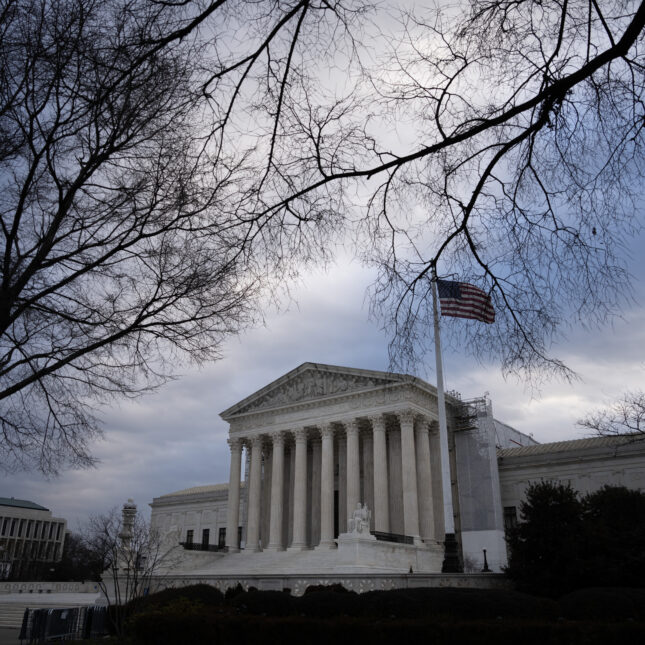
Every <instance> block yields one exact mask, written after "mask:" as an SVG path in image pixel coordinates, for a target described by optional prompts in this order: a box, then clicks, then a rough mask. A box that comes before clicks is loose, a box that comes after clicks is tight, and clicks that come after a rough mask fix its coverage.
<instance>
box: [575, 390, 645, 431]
mask: <svg viewBox="0 0 645 645" xmlns="http://www.w3.org/2000/svg"><path fill="white" fill-rule="evenodd" d="M578 425H579V426H581V427H582V428H586V429H587V430H592V431H593V432H594V433H596V434H599V435H604V436H611V435H617V434H634V435H643V434H645V392H642V391H635V392H627V393H626V394H625V395H624V396H623V398H622V399H620V400H619V401H617V402H616V403H614V404H613V405H611V406H610V407H608V408H606V409H604V410H598V411H597V412H592V413H590V414H589V415H587V416H586V417H585V418H584V419H580V421H578Z"/></svg>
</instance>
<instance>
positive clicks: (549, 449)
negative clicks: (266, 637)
mask: <svg viewBox="0 0 645 645" xmlns="http://www.w3.org/2000/svg"><path fill="white" fill-rule="evenodd" d="M446 404H447V417H448V459H446V460H445V461H442V459H441V450H440V446H439V433H438V428H437V425H438V424H437V419H438V414H437V412H438V411H437V392H436V389H435V388H434V387H433V386H432V385H430V384H428V383H426V382H425V381H422V380H421V379H418V378H415V377H413V376H409V375H405V374H394V373H389V372H377V371H371V370H361V369H353V368H346V367H337V366H332V365H320V364H314V363H304V364H303V365H300V366H299V367H297V368H296V369H294V370H293V371H291V372H289V373H288V374H286V375H284V376H282V377H281V378H279V379H277V380H276V381H273V382H272V383H270V384H269V385H267V386H266V387H263V388H262V389H261V390H258V391H257V392H255V393H254V394H251V395H250V396H248V397H247V398H245V399H244V400H242V401H240V402H239V403H236V404H235V405H233V406H232V407H230V408H228V409H227V410H225V411H224V412H222V414H221V416H222V418H223V419H224V420H226V421H227V422H228V423H229V425H230V429H229V438H228V443H229V447H230V460H231V461H230V480H229V483H228V485H226V484H218V485H212V486H203V487H196V488H191V489H185V490H182V491H177V492H175V493H170V494H167V495H163V496H161V497H157V498H155V499H154V501H153V503H152V504H151V506H152V522H153V524H154V525H155V526H156V527H157V528H159V529H161V530H162V532H165V533H167V534H168V536H169V544H170V542H172V544H171V545H170V546H173V548H174V557H173V558H172V566H168V567H167V571H165V572H163V574H164V575H165V576H167V577H171V578H172V580H173V582H172V584H183V583H186V584H188V583H190V582H191V581H193V582H194V581H202V582H209V583H211V584H215V585H218V586H220V587H221V588H222V589H224V588H226V587H227V586H230V585H233V584H236V583H237V582H241V583H242V584H244V585H247V586H248V585H253V586H258V587H259V588H276V589H281V588H286V587H288V588H291V589H292V590H293V591H295V592H296V593H302V592H303V591H304V589H305V588H306V586H307V585H308V584H321V583H328V582H330V581H339V582H341V583H342V584H344V585H345V586H347V587H348V588H353V589H356V590H357V591H361V590H366V589H373V588H386V587H388V586H389V587H393V586H401V585H411V584H423V585H432V584H468V582H465V581H464V580H465V579H460V580H459V581H457V582H455V579H453V578H442V577H441V571H442V566H443V561H444V544H443V542H444V518H445V517H446V508H448V509H449V512H450V513H452V518H453V521H454V526H455V534H456V539H457V544H458V550H459V560H460V564H461V566H462V567H463V569H464V571H466V572H477V573H479V572H481V571H482V569H484V570H491V571H493V572H500V571H502V569H503V567H504V565H505V564H506V543H505V540H504V531H505V527H508V526H509V525H512V524H514V523H515V522H516V521H517V519H518V509H519V506H520V503H521V500H522V498H523V496H524V491H525V490H526V487H527V486H528V485H529V484H530V483H532V482H535V481H541V480H556V481H562V482H565V483H570V484H571V485H572V486H573V487H574V488H575V489H577V490H579V491H581V492H589V491H591V490H596V489H597V488H599V487H600V486H602V485H603V484H622V485H625V486H628V487H630V488H639V489H645V442H644V441H635V440H634V438H633V437H624V436H623V437H620V436H619V437H596V438H588V439H578V440H572V441H563V442H557V443H552V444H538V443H537V442H536V441H534V440H533V438H532V437H530V436H528V435H525V434H523V433H521V432H518V431H517V430H515V429H514V428H511V427H510V426H508V425H506V424H504V423H501V422H500V421H498V420H496V419H495V418H494V417H493V413H492V406H491V403H490V401H488V400H487V399H485V398H481V399H475V400H470V401H462V400H461V399H460V398H459V396H458V395H456V394H455V393H453V394H452V395H447V396H446ZM442 469H447V477H442ZM443 480H446V481H450V482H451V490H450V492H449V495H448V496H447V497H446V496H444V494H443V491H442V481H443ZM445 499H448V502H449V504H448V505H447V506H446V505H445V504H444V500H445ZM179 544H180V545H181V546H177V545H179ZM177 552H179V554H178V553H177ZM486 565H487V567H486ZM410 573H413V574H415V576H413V577H410V576H409V574H410ZM480 575H481V574H480ZM167 577H166V582H163V583H160V584H168V582H167ZM415 581H416V582H415ZM473 584H483V583H482V582H481V580H480V581H479V582H475V583H473Z"/></svg>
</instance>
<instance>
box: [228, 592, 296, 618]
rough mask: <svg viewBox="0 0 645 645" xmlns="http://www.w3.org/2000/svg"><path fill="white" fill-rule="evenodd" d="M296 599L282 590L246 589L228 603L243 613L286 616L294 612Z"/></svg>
mask: <svg viewBox="0 0 645 645" xmlns="http://www.w3.org/2000/svg"><path fill="white" fill-rule="evenodd" d="M297 600H298V599H297V598H294V597H293V596H291V595H290V594H288V593H284V592H283V591H246V592H243V593H240V594H237V595H236V596H234V597H233V598H232V599H231V601H230V603H229V604H230V605H231V607H234V608H236V609H237V610H238V611H240V612H241V613H245V614H256V615H260V616H288V615H289V614H292V613H294V603H295V601H297Z"/></svg>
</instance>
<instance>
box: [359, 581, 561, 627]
mask: <svg viewBox="0 0 645 645" xmlns="http://www.w3.org/2000/svg"><path fill="white" fill-rule="evenodd" d="M356 604H357V606H358V607H359V608H360V612H359V613H360V615H363V616H372V617H375V618H378V617H391V618H429V617H436V618H438V617H443V618H447V617H451V618H454V619H457V620H463V619H464V618H467V619H470V620H474V619H497V618H554V617H557V616H558V615H559V614H558V608H557V603H556V602H555V601H553V600H550V599H546V598H536V597H535V596H530V595H528V594H523V593H519V592H516V591H506V590H501V589H454V588H443V589H442V588H421V589H393V590H391V591H370V592H367V593H364V594H361V595H360V596H358V598H357V601H356Z"/></svg>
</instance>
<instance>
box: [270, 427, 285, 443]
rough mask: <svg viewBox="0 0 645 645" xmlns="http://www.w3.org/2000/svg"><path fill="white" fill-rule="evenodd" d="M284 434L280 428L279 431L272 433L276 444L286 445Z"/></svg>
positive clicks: (272, 439)
mask: <svg viewBox="0 0 645 645" xmlns="http://www.w3.org/2000/svg"><path fill="white" fill-rule="evenodd" d="M284 435H285V433H284V432H282V431H281V430H279V431H278V432H272V433H271V441H272V442H273V445H274V446H283V445H284V438H285V437H284Z"/></svg>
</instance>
